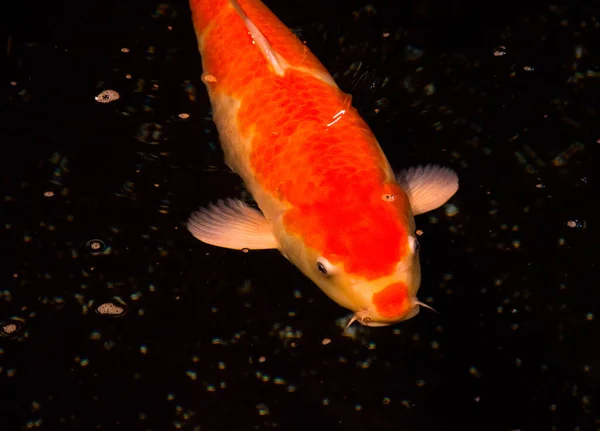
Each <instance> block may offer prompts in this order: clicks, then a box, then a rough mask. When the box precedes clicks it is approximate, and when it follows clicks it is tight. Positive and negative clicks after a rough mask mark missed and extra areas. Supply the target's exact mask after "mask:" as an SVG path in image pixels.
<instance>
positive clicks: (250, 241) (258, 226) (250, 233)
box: [187, 199, 278, 250]
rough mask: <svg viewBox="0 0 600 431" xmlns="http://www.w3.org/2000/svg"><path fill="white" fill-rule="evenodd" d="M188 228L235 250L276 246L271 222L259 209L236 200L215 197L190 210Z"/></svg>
mask: <svg viewBox="0 0 600 431" xmlns="http://www.w3.org/2000/svg"><path fill="white" fill-rule="evenodd" d="M187 227H188V229H189V231H190V232H191V233H192V235H194V236H195V237H196V238H198V239H199V240H200V241H202V242H205V243H207V244H211V245H216V246H218V247H224V248H232V249H235V250H243V249H249V250H261V249H270V248H278V243H277V240H276V239H275V236H274V235H273V231H272V229H271V224H270V223H269V222H268V221H267V219H266V218H265V217H264V216H263V215H262V214H261V213H260V211H257V210H255V209H254V208H252V207H250V206H248V205H246V204H245V203H244V202H242V201H240V200H237V199H227V200H226V201H222V200H219V201H218V202H217V204H216V205H213V204H211V205H209V207H208V208H201V209H200V210H198V211H196V212H194V213H192V215H191V216H190V218H189V219H188V222H187Z"/></svg>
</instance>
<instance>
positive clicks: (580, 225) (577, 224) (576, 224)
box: [567, 220, 587, 229]
mask: <svg viewBox="0 0 600 431" xmlns="http://www.w3.org/2000/svg"><path fill="white" fill-rule="evenodd" d="M567 226H569V227H570V228H571V229H585V228H586V227H587V222H586V221H585V220H583V221H580V220H569V221H568V222H567Z"/></svg>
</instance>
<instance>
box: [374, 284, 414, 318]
mask: <svg viewBox="0 0 600 431" xmlns="http://www.w3.org/2000/svg"><path fill="white" fill-rule="evenodd" d="M407 301H408V287H407V286H406V284H404V283H402V282H397V283H393V284H390V285H389V286H388V287H386V288H385V289H383V290H382V291H380V292H377V293H375V294H373V304H375V307H376V308H377V312H378V313H379V314H381V315H382V316H383V317H387V318H394V317H399V316H401V315H402V314H404V313H405V312H406V310H407V308H408V302H407Z"/></svg>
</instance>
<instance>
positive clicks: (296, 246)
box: [188, 0, 458, 326]
mask: <svg viewBox="0 0 600 431" xmlns="http://www.w3.org/2000/svg"><path fill="white" fill-rule="evenodd" d="M190 5H191V10H192V18H193V22H194V27H195V30H196V35H197V38H198V46H199V50H200V54H201V57H202V67H203V75H202V80H203V82H204V83H205V85H206V87H207V91H208V94H209V98H210V102H211V105H212V108H213V118H214V121H215V123H216V125H217V129H218V131H219V138H220V141H221V146H222V148H223V152H224V155H225V162H226V164H227V165H228V166H229V167H230V168H231V169H232V170H233V171H235V172H236V173H237V174H238V175H240V177H241V178H242V179H243V181H244V183H245V185H246V187H247V188H248V190H249V192H250V193H251V194H252V196H253V198H254V199H255V201H256V203H257V204H258V207H259V208H260V211H257V210H255V209H254V208H252V207H250V206H248V205H247V204H245V203H243V202H241V201H238V200H233V199H229V200H227V201H220V202H219V203H218V204H217V205H211V206H209V207H208V208H204V209H201V210H200V211H198V212H196V213H194V214H192V216H191V217H190V219H189V221H188V228H189V230H190V231H191V232H192V234H193V235H194V236H195V237H196V238H198V239H200V240H202V241H204V242H206V243H209V244H212V245H216V246H221V247H227V248H232V249H239V250H241V249H270V248H276V249H279V250H280V251H281V252H282V254H283V255H284V256H285V257H286V258H288V259H289V260H290V261H291V262H292V263H293V264H295V265H296V266H297V267H298V268H299V269H300V270H301V271H302V272H303V273H304V274H305V275H307V276H308V277H309V278H310V279H311V280H313V281H314V282H315V283H316V284H317V285H318V286H319V287H320V288H321V289H322V290H323V291H324V292H325V293H326V294H327V295H328V296H329V297H330V298H331V299H333V300H334V301H335V302H337V303H338V304H339V305H341V306H343V307H345V308H347V309H349V310H351V311H352V312H353V313H354V318H353V319H352V321H354V320H358V321H359V322H361V323H362V324H365V325H369V326H382V325H388V324H391V323H394V322H398V321H401V320H406V319H408V318H410V317H412V316H414V315H415V314H416V313H417V312H418V311H419V305H423V304H422V303H420V302H419V301H418V300H417V298H416V294H417V291H418V289H419V285H420V281H421V271H420V265H419V255H418V241H417V239H416V237H415V233H414V232H415V221H414V215H415V214H419V213H422V212H425V211H429V210H431V209H434V208H437V207H439V206H440V205H442V204H443V203H444V202H446V201H447V200H448V199H449V198H450V197H451V196H452V195H453V194H454V193H455V192H456V190H457V188H458V179H457V177H456V175H455V174H454V173H453V172H452V171H451V170H449V169H445V168H440V167H437V166H427V167H424V168H422V167H419V168H416V169H410V170H408V171H405V172H404V173H403V174H401V176H399V177H398V178H397V176H396V175H395V174H394V171H393V170H392V168H391V166H390V164H389V163H388V161H387V158H386V157H385V155H384V153H383V151H382V150H381V147H380V146H379V144H378V142H377V139H376V138H375V136H374V135H373V133H372V131H371V129H370V128H369V126H368V125H367V124H366V122H365V121H364V120H363V119H362V118H361V116H360V115H359V114H358V112H357V111H356V109H354V108H353V107H352V104H351V97H350V96H349V95H347V94H345V93H344V92H342V91H341V90H340V89H339V88H338V86H337V85H336V83H335V81H334V80H333V78H332V77H331V75H330V74H329V72H328V71H327V70H326V69H325V67H324V66H323V65H322V64H321V63H320V62H319V61H318V59H317V58H316V57H315V56H314V55H313V54H312V53H311V52H310V50H309V49H308V47H307V46H306V45H304V44H303V43H302V42H301V41H300V40H299V39H298V38H297V37H296V36H295V35H294V34H293V33H292V32H291V31H290V30H289V29H288V28H287V27H286V26H285V25H284V24H283V23H282V22H281V21H279V19H278V18H277V17H276V16H275V15H274V14H273V13H272V12H271V11H270V10H269V9H268V8H267V7H266V6H265V5H264V4H263V3H261V2H260V1H258V0H190Z"/></svg>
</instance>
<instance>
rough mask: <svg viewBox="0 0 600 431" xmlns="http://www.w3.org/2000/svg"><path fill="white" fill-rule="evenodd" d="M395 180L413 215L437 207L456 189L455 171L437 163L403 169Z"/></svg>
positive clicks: (456, 177) (456, 178)
mask: <svg viewBox="0 0 600 431" xmlns="http://www.w3.org/2000/svg"><path fill="white" fill-rule="evenodd" d="M396 181H398V184H400V185H401V186H402V188H403V189H404V191H405V192H406V194H407V195H408V199H409V200H410V205H411V207H412V210H413V214H414V215H418V214H423V213H426V212H427V211H431V210H434V209H436V208H439V207H440V206H442V205H444V204H445V203H446V202H447V201H448V199H450V198H451V197H452V196H453V195H454V193H456V191H457V190H458V176H457V175H456V173H455V172H454V171H453V170H452V169H448V168H444V167H441V166H438V165H426V166H417V167H413V168H409V169H405V170H403V171H402V172H400V174H398V175H397V176H396Z"/></svg>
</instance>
